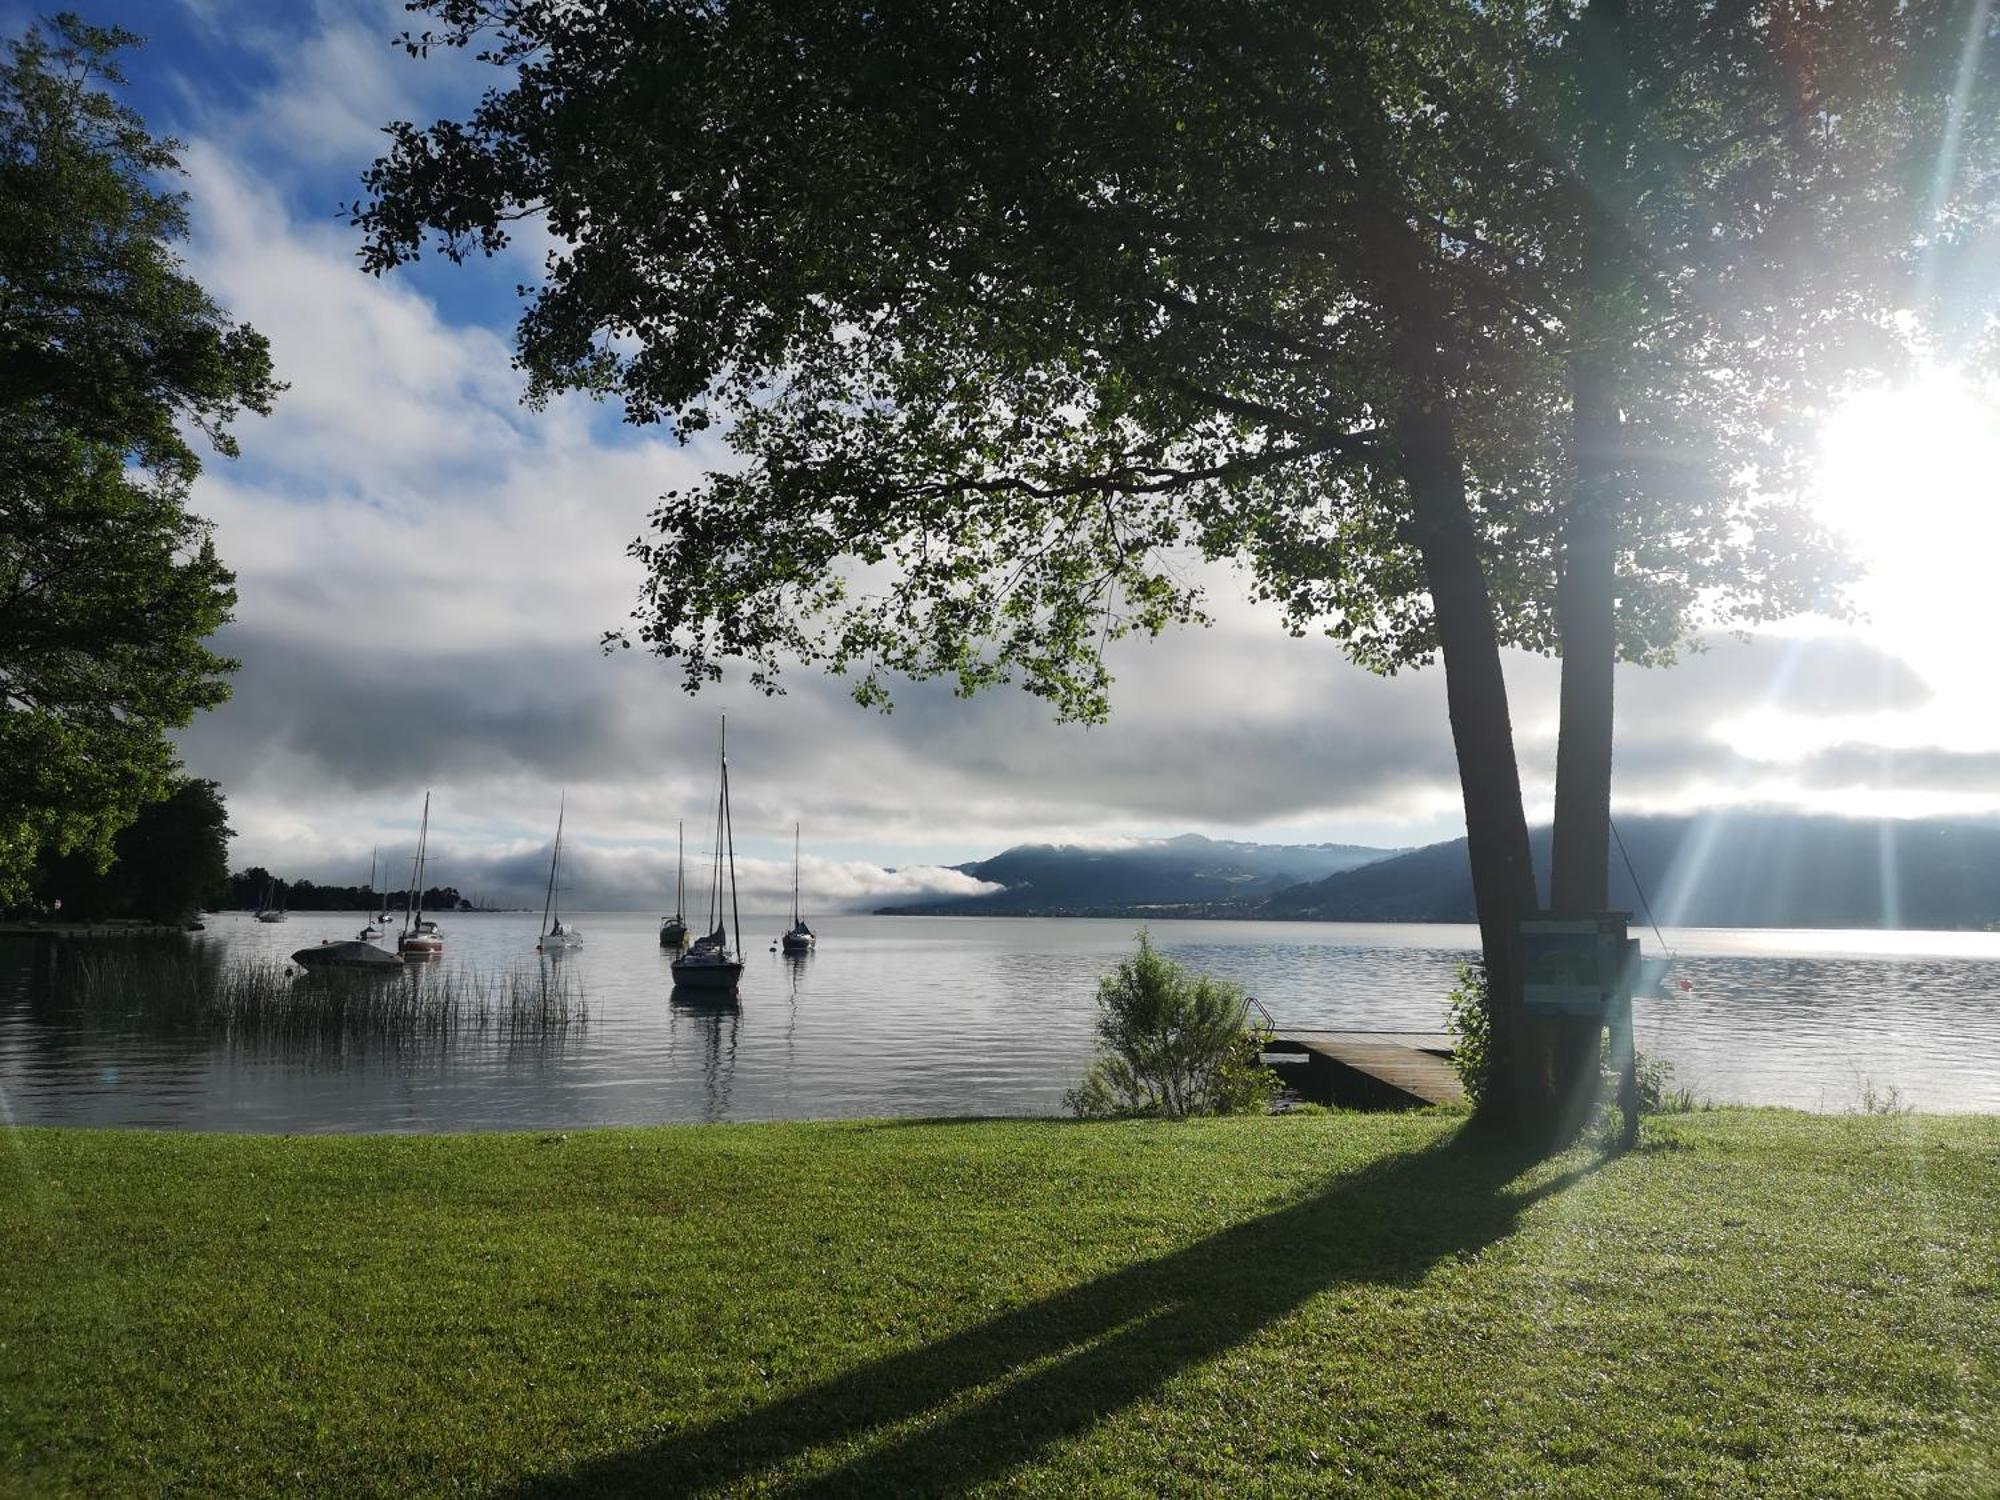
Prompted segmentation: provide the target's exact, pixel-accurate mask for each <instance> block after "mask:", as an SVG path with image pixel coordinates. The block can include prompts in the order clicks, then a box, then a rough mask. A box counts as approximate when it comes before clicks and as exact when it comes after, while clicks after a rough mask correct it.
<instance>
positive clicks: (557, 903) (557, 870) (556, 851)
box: [535, 799, 583, 953]
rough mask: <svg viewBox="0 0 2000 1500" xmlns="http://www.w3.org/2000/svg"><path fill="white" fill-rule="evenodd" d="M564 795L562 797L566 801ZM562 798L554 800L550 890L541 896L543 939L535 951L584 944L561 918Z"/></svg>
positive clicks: (552, 950) (581, 938) (559, 951)
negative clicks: (554, 830) (553, 835)
mask: <svg viewBox="0 0 2000 1500" xmlns="http://www.w3.org/2000/svg"><path fill="white" fill-rule="evenodd" d="M566 801H567V799H565V802H566ZM563 812H564V802H558V803H557V804H556V842H555V847H554V848H553V849H551V850H550V851H549V893H548V894H547V895H546V896H544V897H543V898H542V940H541V941H540V942H539V943H537V944H535V951H536V952H537V953H563V952H567V951H568V950H569V949H571V948H581V947H582V946H583V934H582V933H580V932H578V931H577V930H576V929H575V928H574V927H572V926H570V925H569V923H567V922H565V921H564V920H563V919H562V883H561V881H560V879H559V878H558V877H559V876H560V874H561V871H562V831H563Z"/></svg>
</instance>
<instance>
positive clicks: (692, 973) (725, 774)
mask: <svg viewBox="0 0 2000 1500" xmlns="http://www.w3.org/2000/svg"><path fill="white" fill-rule="evenodd" d="M717 759H718V760H719V762H720V767H721V775H720V782H721V790H720V791H719V792H718V794H717V796H716V801H715V857H714V860H713V862H712V863H711V865H710V866H709V879H708V923H707V926H708V935H707V936H706V937H700V938H696V939H695V941H694V943H693V945H692V946H691V947H689V949H688V950H687V952H685V953H683V954H681V955H680V956H679V957H677V958H676V959H675V960H674V962H673V971H674V988H675V989H676V990H683V989H685V990H700V991H701V992H703V993H704V994H710V995H714V994H728V995H734V994H735V993H736V982H737V980H739V979H741V978H742V977H743V960H742V959H741V957H740V956H739V955H740V954H741V953H742V951H743V918H742V914H741V912H740V911H738V909H737V905H736V839H735V830H734V829H733V828H732V827H731V826H730V821H729V720H728V718H727V716H725V717H724V718H723V721H722V739H721V745H720V749H719V752H718V755H717ZM725 860H726V861H727V864H728V873H729V914H730V925H729V926H725V925H724V923H723V920H722V880H723V865H724V862H725ZM731 927H733V928H734V931H733V933H732V931H731ZM732 936H733V937H734V938H735V944H734V946H732V945H731V943H730V938H731V937H732Z"/></svg>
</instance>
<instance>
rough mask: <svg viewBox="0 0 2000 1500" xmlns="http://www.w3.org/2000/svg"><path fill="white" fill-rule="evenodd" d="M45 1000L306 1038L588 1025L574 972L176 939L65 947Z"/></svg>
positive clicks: (102, 1015) (40, 989)
mask: <svg viewBox="0 0 2000 1500" xmlns="http://www.w3.org/2000/svg"><path fill="white" fill-rule="evenodd" d="M34 990H35V993H36V998H37V1001H38V1002H39V1003H41V1004H43V1005H46V1006H49V1007H51V1008H54V1009H58V1010H62V1011H68V1012H71V1013H73V1014H77V1015H79V1016H87V1017H90V1018H92V1019H94V1020H98V1021H114V1020H115V1021H120V1022H124V1023H128V1024H129V1023H134V1022H136V1023H140V1024H150V1025H157V1026H166V1027H174V1028H179V1027H198V1028H202V1029H217V1028H219V1029H226V1030H232V1031H234V1030H242V1031H245V1032H252V1033H255V1034H258V1035H262V1036H269V1037H273V1038H284V1037H300V1036H326V1035H345V1036H355V1035H359V1036H390V1037H397V1038H415V1037H447V1036H455V1035H459V1034H465V1033H471V1034H480V1033H489V1032H490V1033H498V1034H501V1035H515V1034H521V1035H527V1034H544V1033H550V1032H558V1031H563V1030H566V1029H568V1028H570V1027H580V1026H583V1025H586V1024H588V1021H589V1004H588V1002H587V1000H586V998H585V994H584V989H583V984H582V981H581V980H580V979H579V978H578V976H577V975H576V974H575V973H574V972H572V971H569V970H564V969H560V968H554V967H553V966H548V967H542V966H538V967H537V968H535V969H532V970H521V969H503V970H482V969H475V968H470V967H467V966H463V965H456V964H453V965H442V966H439V965H429V964H424V965H411V966H409V967H408V968H406V969H404V970H401V971H395V970H392V971H389V972H388V973H386V974H379V975H378V974H372V973H355V972H350V971H344V970H330V971H329V970H322V971H318V972H313V971H308V970H302V969H300V968H299V967H298V966H297V965H295V964H293V963H291V962H290V961H289V960H286V959H282V958H272V957H255V958H251V957H238V956H231V955H228V954H225V953H220V952H217V951H216V950H215V949H213V948H210V947H208V946H206V945H202V944H196V943H189V942H185V941H181V940H178V939H175V938H172V937H166V938H134V939H131V940H120V941H101V942H95V943H91V944H89V945H87V946H86V945H76V946H72V945H68V944H64V945H61V947H60V948H59V949H58V951H56V952H55V953H54V954H52V955H51V956H50V957H49V959H48V961H47V963H46V964H45V965H44V966H43V967H42V968H41V970H40V972H39V975H38V979H37V982H36V984H35V986H34Z"/></svg>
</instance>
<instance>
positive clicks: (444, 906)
mask: <svg viewBox="0 0 2000 1500" xmlns="http://www.w3.org/2000/svg"><path fill="white" fill-rule="evenodd" d="M226 885H227V901H226V904H227V905H229V906H232V907H239V908H241V909H242V910H244V911H255V910H256V909H257V908H258V907H260V906H262V905H263V904H264V902H265V900H266V899H267V896H266V892H267V891H268V893H269V895H268V899H269V901H270V902H271V904H272V905H273V906H282V907H284V908H286V909H287V910H297V911H403V910H405V909H406V908H407V907H408V905H409V899H410V893H409V892H408V891H407V890H401V891H370V890H369V889H368V888H367V887H366V886H360V885H316V884H314V883H313V882H312V881H310V880H279V879H278V878H277V877H276V876H274V875H272V873H271V872H270V871H269V870H267V869H265V868H264V867H263V866H262V865H252V866H251V867H250V868H249V869H247V870H240V871H238V872H237V873H236V874H234V875H231V876H229V877H228V879H227V881H226ZM424 910H425V911H471V910H472V903H471V902H470V901H467V900H466V899H464V898H463V897H462V896H460V895H459V894H458V888H457V887H456V886H449V885H433V886H427V887H425V889H424Z"/></svg>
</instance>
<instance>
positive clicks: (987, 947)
mask: <svg viewBox="0 0 2000 1500" xmlns="http://www.w3.org/2000/svg"><path fill="white" fill-rule="evenodd" d="M576 921H577V923H578V924H579V925H580V926H581V927H582V929H583V931H584V935H585V946H584V947H583V948H582V949H581V950H580V951H578V952H576V953H573V954H569V955H565V956H563V957H562V958H560V959H542V958H538V957H537V956H536V955H535V954H534V952H533V948H534V940H535V932H536V925H537V924H536V915H533V914H503V913H487V914H475V915H459V916H452V917H448V918H446V919H445V927H446V933H447V938H448V944H449V946H448V950H447V951H448V953H449V955H450V957H449V958H448V959H447V960H446V962H447V963H448V964H456V965H465V966H469V967H471V968H474V969H478V970H481V971H484V972H489V973H490V972H493V971H496V970H500V969H513V970H515V971H517V972H521V973H523V974H525V975H527V976H530V977H532V976H533V975H535V974H536V973H537V972H539V970H540V969H541V966H542V965H544V964H558V963H559V964H561V965H562V966H563V972H564V973H566V974H567V975H568V976H569V977H570V980H571V983H572V985H573V986H574V987H575V988H577V989H579V990H580V991H581V993H582V994H583V996H584V999H585V1002H586V1004H587V1007H588V1014H587V1018H586V1019H584V1020H583V1021H582V1022H581V1023H580V1024H578V1023H575V1022H573V1023H572V1024H570V1025H568V1026H567V1027H564V1028H561V1029H558V1030H554V1031H550V1032H547V1033H543V1034H536V1035H527V1036H524V1035H520V1034H518V1033H516V1034H509V1033H505V1032H502V1031H500V1030H497V1029H488V1030H461V1031H459V1032H457V1033H454V1034H447V1035H433V1036H408V1035H404V1036H393V1035H382V1034H379V1033H377V1034H372V1035H371V1034H367V1033H362V1034H357V1035H351V1036H343V1037H340V1038H338V1039H336V1041H335V1042H333V1043H331V1044H329V1043H328V1042H327V1040H326V1039H325V1038H318V1039H314V1040H312V1041H310V1042H307V1041H301V1040H298V1039H296V1038H290V1039H286V1038H276V1037H273V1036H271V1035H269V1034H268V1033H264V1032H261V1031H259V1030H257V1029H255V1028H237V1029H234V1030H232V1029H229V1028H220V1027H215V1026H207V1027H189V1026H181V1027H174V1026H164V1025H161V1024H159V1023H157V1022H156V1021H151V1020H149V1019H148V1018H147V1017H145V1016H143V1015H135V1014H119V1013H117V1012H116V1011H115V1010H114V1011H113V1012H112V1013H110V1014H108V1015H107V1014H106V1013H104V1012H102V1011H99V1012H98V1013H95V1014H92V1015H88V1016H84V1015H78V1014H76V1013H71V1012H65V1011H63V1010H61V1009H59V1008H57V1007H54V1006H51V1005H50V1004H49V1003H48V1002H47V999H46V997H44V996H38V995H36V994H35V993H34V992H33V984H34V979H33V972H32V970H31V968H30V966H29V964H28V962H27V954H28V952H29V951H30V950H29V948H28V946H27V945H26V944H25V943H19V942H17V943H13V944H11V945H9V946H8V947H6V948H4V949H0V1119H4V1120H6V1121H10V1122H12V1123H14V1124H20V1125H28V1124H64V1125H139V1126H162V1127H172V1128H187V1129H202V1130H256V1131H359V1130H394V1131H435V1130H485V1129H502V1128H508V1129H571V1128H577V1127H582V1126H589V1125H611V1124H647V1123H654V1122H659V1121H695V1120H725V1119H727V1120H757V1119H799V1118H823V1117H833V1116H871V1115H999V1114H1046V1113H1055V1112H1059V1111H1060V1110H1061V1107H1062V1096H1063V1092H1064V1090H1065V1089H1067V1088H1068V1087H1070V1086H1071V1085H1072V1084H1073V1083H1074V1082H1075V1080H1076V1077H1077V1075H1078V1073H1079V1072H1080V1071H1081V1069H1082V1067H1083V1065H1084V1063H1085V1061H1086V1059H1087V1057H1088V1055H1089V1051H1090V1040H1091V1039H1090V1031H1091V1022H1092V1015H1093V999H1094V994H1095V986H1096V982H1097V979H1098V976H1099V975H1101V974H1102V973H1104V972H1105V971H1106V970H1107V969H1108V968H1110V966H1111V965H1112V964H1113V963H1115V962H1116V961H1117V959H1118V958H1119V957H1120V956H1121V955H1123V954H1125V953H1127V952H1129V951H1130V948H1131V943H1132V937H1133V933H1134V930H1135V927H1136V924H1135V923H1133V922H1130V921H1123V920H1119V921H1088V920H1070V919H1063V920H1055V919H1047V920H1044V919H1019V920H1007V919H991V918H984V919H982V918H949V917H871V916H851V917H826V918H824V919H816V921H815V925H816V926H817V927H818V929H819V932H820V949H819V951H818V952H816V953H813V954H811V955H809V956H807V957H806V958H804V959H802V960H792V959H788V958H785V957H784V956H782V955H780V954H778V953H775V952H768V951H766V950H767V947H768V946H769V944H770V942H771V941H772V938H773V937H774V936H775V934H776V933H778V932H779V931H781V930H782V928H783V926H784V922H783V921H782V920H781V919H779V918H775V917H759V918H756V919H754V920H753V921H748V922H746V923H745V925H744V931H745V936H746V939H747V943H746V946H747V947H748V948H749V950H750V951H749V955H748V958H749V962H748V967H747V968H746V970H745V973H744V977H743V983H742V988H741V1002H740V1004H738V1005H736V1006H733V1007H729V1008H724V1009H717V1008H713V1007H698V1006H689V1005H684V1004H680V1003H676V1002H674V1001H672V1000H670V999H669V990H670V986H671V979H670V975H669V973H668V969H667V955H666V954H665V953H664V952H662V951H661V949H660V947H659V944H658V938H657V918H655V917H653V916H650V915H646V914H642V913H599V914H591V913H581V914H578V915H577V917H576ZM359 925H360V917H359V915H358V914H355V913H348V912H342V913H331V914H317V913H305V912H301V913H294V914H293V916H292V919H291V920H290V921H289V922H286V923H284V924H283V925H266V924H260V923H257V922H256V921H254V920H252V919H251V918H250V917H248V916H243V915H236V914H230V915H223V916H218V917H213V918H210V919H209V930H208V931H207V932H206V933H205V934H202V935H200V936H198V937H196V938H194V939H191V941H193V942H197V943H201V944H204V945H208V946H211V947H216V948H220V949H222V950H223V951H224V952H225V953H226V954H228V955H232V956H242V955H252V956H256V955H261V956H267V957H268V956H278V955H284V954H289V953H290V952H291V951H293V950H294V949H297V948H301V947H304V946H307V945H308V944H312V943H317V942H318V941H319V940H320V939H321V938H323V937H333V938H345V937H350V936H352V935H353V932H354V929H355V928H356V927H358V926H359ZM1151 931H1152V935H1153V940H1154V943H1155V944H1156V946H1158V947H1159V948H1161V949H1162V950H1163V951H1165V952H1166V953H1168V954H1169V955H1171V956H1173V957H1175V958H1178V959H1180V960H1182V961H1183V962H1186V963H1189V964H1192V965H1195V966H1197V967H1200V968H1203V969H1207V970H1209V971H1212V972H1214V973H1217V974H1221V975H1224V976H1226V977H1228V978H1231V979H1234V980H1237V981H1239V982H1241V983H1242V984H1244V985H1245V986H1246V987H1247V988H1248V989H1249V991H1250V993H1252V994H1253V995H1255V996H1257V997H1258V998H1259V999H1261V1000H1262V1001H1263V1002H1264V1003H1265V1005H1266V1006H1267V1007H1268V1008H1269V1009H1270V1010H1271V1011H1272V1012H1273V1013H1274V1014H1275V1015H1276V1017H1277V1019H1278V1021H1279V1022H1280V1023H1281V1024H1282V1025H1285V1026H1294V1027H1321V1028H1355V1029H1368V1028H1381V1029H1405V1030H1412V1029H1414V1030H1437V1029H1440V1028H1441V1027H1442V1023H1443V1008H1442V997H1443V995H1444V993H1445V992H1446V990H1448V989H1449V988H1450V986H1451V983H1452V978H1453V973H1454V970H1455V967H1456V965H1457V964H1458V962H1459V961H1460V960H1461V959H1462V958H1463V957H1464V956H1465V955H1466V954H1468V953H1469V952H1471V951H1472V950H1473V948H1474V946H1475V944H1476V938H1477V934H1476V931H1475V930H1474V929H1473V928H1471V927H1451V926H1427V925H1408V924H1358V923H1291V922H1155V923H1152V924H1151ZM752 934H763V936H762V937H752V936H751V935H752ZM1666 936H1667V940H1668V943H1669V946H1670V947H1671V948H1672V949H1673V950H1674V951H1675V952H1676V953H1677V954H1678V956H1679V960H1680V964H1679V968H1678V971H1677V972H1678V974H1679V975H1680V976H1681V977H1684V978H1686V979H1688V980H1690V981H1691V982H1692V984H1693V989H1692V991H1691V992H1690V993H1687V994H1684V995H1680V996H1678V997H1677V998H1675V999H1672V1000H1666V1001H1640V1002H1639V1004H1638V1007H1637V1017H1636V1021H1637V1027H1638V1032H1639V1045H1640V1046H1641V1048H1642V1049H1644V1050H1646V1051H1647V1052H1650V1053H1653V1054H1654V1055H1656V1056H1659V1057H1662V1058H1664V1059H1666V1060H1667V1061H1668V1062H1670V1063H1672V1064H1673V1066H1674V1069H1675V1080H1674V1081H1675V1082H1676V1083H1678V1084H1686V1085H1690V1086H1692V1087H1693V1088H1694V1089H1695V1090H1696V1091H1697V1093H1700V1094H1704V1095H1707V1096H1709V1097H1710V1098H1712V1099H1715V1100H1716V1101H1718V1102H1728V1101H1744V1102H1752V1103H1763V1104H1788V1105H1797V1106H1801V1107H1803V1108H1806V1109H1815V1110H1834V1111H1837V1110H1844V1109H1852V1108H1855V1107H1856V1106H1857V1105H1858V1103H1859V1101H1860V1099H1861V1097H1862V1094H1863V1091H1864V1089H1869V1088H1872V1089H1873V1090H1874V1091H1875V1092H1876V1093H1877V1094H1878V1095H1880V1094H1883V1093H1885V1092H1886V1091H1887V1090H1889V1089H1892V1088H1893V1089H1895V1090H1896V1091H1898V1093H1899V1095H1900V1097H1901V1099H1902V1101H1903V1102H1905V1103H1909V1104H1913V1105H1915V1106H1916V1107H1918V1108H1920V1109H1926V1110H1985V1111H1992V1110H2000V934H1988V933H1884V932H1796V931H1787V932H1773V931H1713V930H1687V931H1677V932H1676V931H1670V932H1668V933H1667V935H1666ZM1657 946H1658V945H1657V944H1656V942H1655V941H1654V940H1653V938H1652V937H1651V936H1650V934H1649V935H1648V937H1647V940H1646V948H1647V951H1648V952H1649V953H1650V952H1653V951H1656V949H1657ZM391 982H394V983H401V982H403V981H402V979H401V978H400V977H398V978H397V979H396V980H393V981H391Z"/></svg>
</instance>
